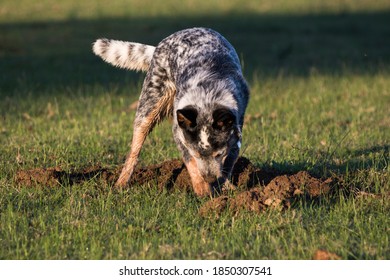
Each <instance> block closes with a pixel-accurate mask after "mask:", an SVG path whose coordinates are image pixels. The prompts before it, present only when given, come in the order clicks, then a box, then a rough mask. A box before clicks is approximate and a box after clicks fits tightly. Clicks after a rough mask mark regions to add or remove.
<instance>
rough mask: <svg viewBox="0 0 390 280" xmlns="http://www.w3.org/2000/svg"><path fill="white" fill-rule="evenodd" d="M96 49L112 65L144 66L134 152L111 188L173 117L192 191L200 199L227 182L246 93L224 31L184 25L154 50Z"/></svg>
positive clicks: (117, 44)
mask: <svg viewBox="0 0 390 280" xmlns="http://www.w3.org/2000/svg"><path fill="white" fill-rule="evenodd" d="M93 51H94V53H95V54H96V55H98V56H100V57H102V58H103V60H105V61H106V62H108V63H111V64H113V65H115V66H118V67H121V68H125V69H131V70H142V71H147V74H146V78H145V80H144V83H143V87H142V91H141V96H140V98H139V102H138V108H137V112H136V117H135V122H134V132H133V140H132V144H131V151H130V153H129V154H128V156H127V159H126V162H125V164H124V167H123V169H122V172H121V174H120V176H119V179H118V181H117V182H116V186H118V187H123V186H126V184H128V182H129V179H130V177H131V175H132V173H133V171H134V168H135V166H136V164H137V162H138V157H139V154H140V151H141V148H142V145H143V143H144V141H145V138H146V136H147V135H148V134H149V133H150V131H151V130H152V129H153V127H154V126H155V125H156V124H157V123H158V122H159V121H161V120H162V119H163V118H165V117H167V116H173V128H172V130H173V137H174V139H175V142H176V144H177V147H178V149H179V150H180V152H181V153H182V156H183V161H184V163H185V165H186V167H187V170H188V172H189V174H190V176H191V181H192V185H193V189H194V192H195V193H196V194H197V195H199V196H205V195H210V194H212V193H213V192H214V191H215V190H220V189H221V188H226V187H230V186H231V184H230V183H229V181H228V178H229V176H230V173H231V171H232V169H233V166H234V164H235V162H236V160H237V157H238V154H239V150H240V146H241V131H242V125H243V121H244V113H245V109H246V106H247V103H248V98H249V90H248V86H247V83H246V81H245V79H244V78H243V75H242V71H241V66H240V61H239V59H238V56H237V53H236V51H235V50H234V48H233V46H232V45H231V44H230V43H229V42H228V41H227V40H226V39H225V38H224V37H223V36H222V35H220V34H219V33H217V32H216V31H213V30H211V29H207V28H191V29H185V30H182V31H179V32H176V33H174V34H172V35H170V36H169V37H167V38H165V39H164V40H162V41H161V42H160V43H159V44H158V45H157V47H153V46H149V45H143V44H139V43H132V42H123V41H116V40H109V39H99V40H97V41H96V42H95V43H94V44H93Z"/></svg>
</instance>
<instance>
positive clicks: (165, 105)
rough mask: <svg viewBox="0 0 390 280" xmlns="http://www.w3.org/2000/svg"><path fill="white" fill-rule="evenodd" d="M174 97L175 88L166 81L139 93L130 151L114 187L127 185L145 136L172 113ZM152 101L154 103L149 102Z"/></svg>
mask: <svg viewBox="0 0 390 280" xmlns="http://www.w3.org/2000/svg"><path fill="white" fill-rule="evenodd" d="M144 85H147V83H144ZM174 95H175V86H174V84H173V83H172V82H169V81H166V82H165V83H164V84H163V85H162V86H160V87H159V88H158V89H155V88H148V89H147V90H146V91H145V92H142V93H141V97H140V102H139V104H138V108H137V114H136V119H135V121H134V130H133V131H134V132H133V140H132V142H131V151H130V153H129V154H128V156H127V158H126V162H125V164H124V166H123V169H122V172H121V174H120V176H119V179H118V181H117V182H116V183H115V186H116V187H124V186H126V185H127V184H128V183H129V180H130V178H131V175H132V174H133V172H134V168H135V166H136V165H137V162H138V157H139V154H140V152H141V149H142V145H143V144H144V142H145V139H146V136H148V134H149V133H150V132H151V131H152V129H153V127H154V126H155V125H156V124H157V123H158V122H159V121H161V120H162V119H163V118H164V117H166V116H167V115H169V114H171V113H172V106H173V98H174ZM152 99H154V100H155V102H151V101H152Z"/></svg>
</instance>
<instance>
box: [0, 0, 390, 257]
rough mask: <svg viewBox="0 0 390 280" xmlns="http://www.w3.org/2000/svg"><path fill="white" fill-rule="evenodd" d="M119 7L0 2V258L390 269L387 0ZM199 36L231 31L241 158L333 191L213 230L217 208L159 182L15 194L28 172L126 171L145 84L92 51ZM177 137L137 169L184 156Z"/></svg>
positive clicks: (154, 140) (225, 219)
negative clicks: (245, 101)
mask: <svg viewBox="0 0 390 280" xmlns="http://www.w3.org/2000/svg"><path fill="white" fill-rule="evenodd" d="M38 2H39V3H38ZM111 2H112V3H109V2H107V1H103V0H101V1H95V0H86V1H79V0H77V1H75V0H65V1H49V0H44V1H28V0H20V1H13V0H0V248H1V249H0V259H311V258H312V256H313V254H314V253H315V251H316V250H318V249H322V250H326V251H329V252H331V253H334V254H337V255H338V256H339V257H340V258H342V259H390V249H389V248H390V244H389V236H390V219H389V213H390V167H389V154H390V152H389V147H390V90H389V89H390V3H389V2H388V1H369V0H360V1H352V0H349V1H348V0H344V1H337V0H331V1H319V0H318V1H309V0H307V1H305V0H294V1H285V0H274V1H254V0H253V1H251V0H248V1H245V2H244V3H242V2H243V1H238V0H237V1H217V0H209V1H202V2H201V3H197V1H190V0H188V1H175V0H168V1H146V0H144V1H124V0H121V1H111ZM258 2H261V4H259V3H258ZM193 26H207V27H211V28H214V29H216V30H217V31H219V32H220V33H222V34H223V35H224V36H225V37H226V38H227V39H228V40H229V41H230V42H231V43H232V44H233V45H234V46H235V48H236V50H237V52H238V54H239V56H240V58H241V60H242V64H243V68H244V72H245V75H246V77H247V80H248V82H249V84H250V87H251V100H250V103H249V106H248V111H247V119H248V121H247V122H246V123H245V127H244V132H243V134H244V139H243V146H242V155H243V156H246V157H247V158H249V159H250V160H251V161H252V163H254V164H255V165H256V166H258V167H260V168H265V169H275V170H278V171H279V172H280V173H292V172H297V171H299V170H307V171H309V172H310V173H311V174H313V175H315V176H317V177H322V178H325V177H328V176H335V177H337V178H338V183H337V184H336V185H335V186H334V189H335V192H334V193H333V194H331V195H329V196H326V197H324V198H323V199H321V200H320V201H312V200H310V199H305V198H302V199H299V200H296V201H295V202H294V203H293V204H292V207H291V208H290V209H288V210H286V211H282V212H279V211H276V210H269V211H266V212H264V213H262V214H254V213H241V214H239V215H236V216H234V215H232V213H230V212H229V211H225V212H224V213H223V214H222V215H221V217H219V219H208V218H202V217H200V216H199V215H198V209H199V208H200V207H201V205H202V204H203V203H204V202H205V201H207V200H208V199H198V198H197V197H195V196H194V195H192V194H189V193H185V192H180V191H174V192H167V191H163V192H161V191H160V190H159V189H158V187H157V186H155V185H153V184H152V183H150V184H146V185H143V186H135V187H133V188H131V189H127V190H123V191H117V190H114V189H112V188H111V186H109V185H107V184H105V183H103V182H102V180H100V179H99V178H98V176H97V177H96V178H92V179H90V180H87V181H85V182H83V183H80V184H76V185H70V184H63V185H61V186H59V187H48V186H44V185H37V186H35V187H27V186H23V185H17V184H16V183H15V181H14V176H15V173H16V172H17V171H18V170H21V169H31V168H44V167H54V166H58V167H60V168H62V169H63V170H68V171H70V170H74V169H80V168H83V167H86V166H91V165H100V166H105V167H109V168H114V167H117V166H118V165H120V164H122V163H123V160H124V157H125V155H126V153H127V152H128V149H129V143H130V140H131V135H132V123H133V120H134V114H135V111H134V110H131V109H130V105H131V104H132V103H133V102H134V101H136V100H137V99H138V96H139V92H140V88H141V84H142V80H143V77H144V74H142V73H133V72H127V71H124V70H120V69H115V68H113V67H111V66H110V65H107V64H105V63H104V62H102V61H101V60H100V59H99V58H97V57H95V56H94V55H93V54H92V51H91V44H92V42H93V41H94V40H95V39H96V38H99V37H108V38H114V39H121V40H129V41H135V42H143V43H147V44H157V43H158V42H159V41H160V40H161V39H163V38H164V37H166V36H168V35H170V34H171V33H173V32H175V31H177V30H180V29H183V28H187V27H193ZM170 126H171V124H170V122H169V121H165V122H163V123H162V124H161V125H160V126H158V127H157V128H156V129H155V130H154V131H153V132H152V134H151V135H150V136H149V137H148V139H147V141H146V143H145V146H144V149H143V152H142V155H141V160H140V165H148V164H155V163H159V162H161V161H163V160H166V159H168V158H178V157H179V153H178V151H177V149H176V147H175V144H174V142H173V139H172V135H171V128H170ZM364 194H365V195H364Z"/></svg>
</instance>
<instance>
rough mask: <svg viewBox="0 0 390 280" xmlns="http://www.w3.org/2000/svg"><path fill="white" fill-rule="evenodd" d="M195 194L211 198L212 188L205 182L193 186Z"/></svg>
mask: <svg viewBox="0 0 390 280" xmlns="http://www.w3.org/2000/svg"><path fill="white" fill-rule="evenodd" d="M193 189H194V192H195V194H196V195H197V196H210V195H211V186H210V184H209V183H207V182H205V181H203V182H198V183H195V184H193Z"/></svg>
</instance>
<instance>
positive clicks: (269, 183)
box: [15, 157, 332, 216]
mask: <svg viewBox="0 0 390 280" xmlns="http://www.w3.org/2000/svg"><path fill="white" fill-rule="evenodd" d="M119 172H120V168H116V169H109V168H104V167H100V166H92V167H87V168H84V169H81V170H75V171H74V172H66V171H63V170H61V168H59V167H53V168H42V169H39V168H37V169H31V170H20V171H18V172H17V173H16V175H15V182H16V183H17V184H19V185H23V186H29V187H33V186H41V187H55V186H58V185H61V184H65V183H67V184H71V185H73V184H78V183H81V182H83V181H86V180H90V179H92V178H99V179H100V180H102V181H103V182H105V183H107V184H109V185H113V184H114V182H115V180H116V179H117V178H118V176H119ZM147 182H155V183H157V184H158V186H159V188H161V189H164V188H165V189H173V188H175V189H180V190H185V191H191V180H190V177H189V174H188V172H187V169H186V168H185V165H184V164H183V162H182V161H181V160H168V161H165V162H163V163H161V164H156V165H150V166H147V167H140V168H137V169H136V170H135V172H134V174H133V176H132V178H131V181H130V185H142V184H145V183H147ZM231 182H232V183H233V184H234V185H235V186H238V189H239V190H243V191H241V192H236V193H235V194H234V196H227V195H221V196H219V197H216V198H213V199H211V200H209V201H208V202H206V203H205V204H204V205H203V206H202V207H201V208H200V210H199V214H200V215H202V216H210V215H213V216H215V215H216V216H219V215H220V213H222V212H223V211H225V210H226V209H230V210H231V211H232V212H233V213H237V212H240V211H243V210H244V211H250V212H255V213H259V212H261V211H263V210H265V209H267V208H269V207H271V208H275V209H285V208H288V207H289V206H290V203H291V200H292V199H294V198H295V197H298V196H302V195H308V196H310V197H318V196H320V195H322V194H325V193H328V192H329V190H330V188H331V187H330V183H331V182H332V181H331V179H327V180H325V181H322V180H320V179H317V178H314V177H312V176H311V175H310V174H309V173H308V172H306V171H301V172H298V173H296V174H293V175H282V174H280V172H279V173H278V172H277V171H275V170H267V171H266V170H262V169H259V168H257V167H255V166H254V165H253V164H252V163H251V162H250V161H249V160H248V159H247V158H244V157H241V158H239V159H238V161H237V163H236V165H235V167H234V169H233V172H232V178H231Z"/></svg>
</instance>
